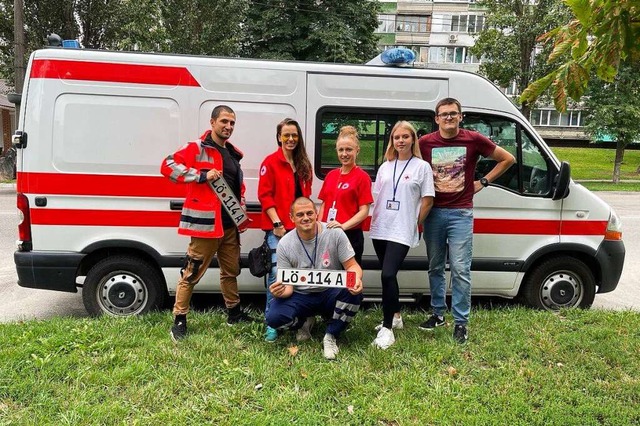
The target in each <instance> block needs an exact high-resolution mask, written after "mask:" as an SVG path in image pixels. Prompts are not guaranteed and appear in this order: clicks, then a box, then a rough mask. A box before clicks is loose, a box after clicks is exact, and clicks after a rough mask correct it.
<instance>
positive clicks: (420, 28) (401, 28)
mask: <svg viewBox="0 0 640 426" xmlns="http://www.w3.org/2000/svg"><path fill="white" fill-rule="evenodd" d="M429 18H430V16H413V15H398V16H396V31H397V32H400V33H426V32H428V31H429Z"/></svg>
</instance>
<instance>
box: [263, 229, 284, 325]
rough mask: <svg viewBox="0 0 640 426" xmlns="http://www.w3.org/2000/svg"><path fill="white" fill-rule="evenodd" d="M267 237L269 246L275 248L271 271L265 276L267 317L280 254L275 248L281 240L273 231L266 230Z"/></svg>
mask: <svg viewBox="0 0 640 426" xmlns="http://www.w3.org/2000/svg"><path fill="white" fill-rule="evenodd" d="M266 237H267V244H268V245H269V248H270V249H271V250H273V253H271V271H270V272H269V273H268V274H267V275H266V276H265V285H266V287H267V303H266V305H265V307H264V316H265V318H266V316H267V312H269V305H270V304H271V301H272V300H273V295H272V294H271V292H270V291H269V286H270V285H271V284H273V283H275V282H276V278H277V277H276V272H277V270H278V265H277V262H278V254H277V253H276V252H275V249H276V248H277V247H278V241H280V238H278V237H276V235H275V234H274V233H273V231H266Z"/></svg>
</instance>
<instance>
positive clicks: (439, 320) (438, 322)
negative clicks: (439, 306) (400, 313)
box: [419, 314, 444, 331]
mask: <svg viewBox="0 0 640 426" xmlns="http://www.w3.org/2000/svg"><path fill="white" fill-rule="evenodd" d="M443 325H444V317H439V316H438V315H436V314H433V315H431V316H430V317H429V319H428V320H426V321H425V322H423V323H422V324H420V326H419V327H420V329H422V330H429V331H431V330H433V329H434V328H436V327H442V326H443Z"/></svg>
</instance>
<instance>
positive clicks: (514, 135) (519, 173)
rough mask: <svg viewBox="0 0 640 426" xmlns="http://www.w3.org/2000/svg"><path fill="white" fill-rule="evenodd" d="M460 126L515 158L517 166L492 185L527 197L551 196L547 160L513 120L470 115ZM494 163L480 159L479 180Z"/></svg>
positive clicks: (512, 167)
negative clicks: (481, 136)
mask: <svg viewBox="0 0 640 426" xmlns="http://www.w3.org/2000/svg"><path fill="white" fill-rule="evenodd" d="M461 127H462V128H465V129H468V130H475V131H477V132H479V133H482V134H483V135H485V136H486V137H488V138H489V139H491V140H492V141H493V142H495V143H496V144H497V145H498V146H500V147H502V148H504V149H505V150H507V151H509V152H510V153H511V154H513V156H514V157H515V158H516V163H515V164H514V165H513V166H511V168H509V170H507V171H506V172H505V173H504V174H503V175H502V176H500V177H499V178H498V179H497V180H496V181H495V182H493V185H497V186H501V187H503V188H505V189H508V190H511V191H514V192H517V193H520V194H526V195H537V196H545V195H548V194H549V191H550V188H551V185H550V179H549V166H548V162H547V159H546V158H547V157H546V156H545V155H544V153H543V152H542V151H541V150H540V147H538V145H536V144H535V142H534V141H533V139H531V138H530V137H529V135H527V134H526V133H525V132H524V131H521V128H520V126H518V125H517V124H516V123H515V122H514V121H511V120H509V119H507V118H504V117H498V116H489V115H483V114H475V113H467V114H465V117H464V120H463V122H462V124H461ZM518 132H520V138H518ZM518 139H520V147H518ZM519 151H520V153H521V156H520V155H519ZM495 164H496V162H495V161H494V160H492V159H490V158H485V157H480V159H479V160H478V164H477V166H476V173H475V175H476V179H480V178H481V177H483V176H484V175H486V174H487V173H489V171H490V170H491V169H492V168H493V166H495Z"/></svg>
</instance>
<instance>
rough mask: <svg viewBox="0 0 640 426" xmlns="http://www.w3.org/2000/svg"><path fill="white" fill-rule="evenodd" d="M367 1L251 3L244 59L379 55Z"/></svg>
mask: <svg viewBox="0 0 640 426" xmlns="http://www.w3.org/2000/svg"><path fill="white" fill-rule="evenodd" d="M378 10H379V4H378V2H376V1H370V0H352V1H347V2H345V1H342V0H259V1H253V0H249V8H248V11H247V19H246V21H245V25H244V28H245V30H246V35H245V38H244V43H243V52H242V55H243V56H246V57H253V58H265V59H295V60H302V61H321V62H348V63H362V62H365V61H367V60H369V59H371V58H372V57H374V56H376V55H377V53H378V52H377V47H376V45H377V38H376V36H375V34H374V31H375V29H376V28H377V27H378Z"/></svg>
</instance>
